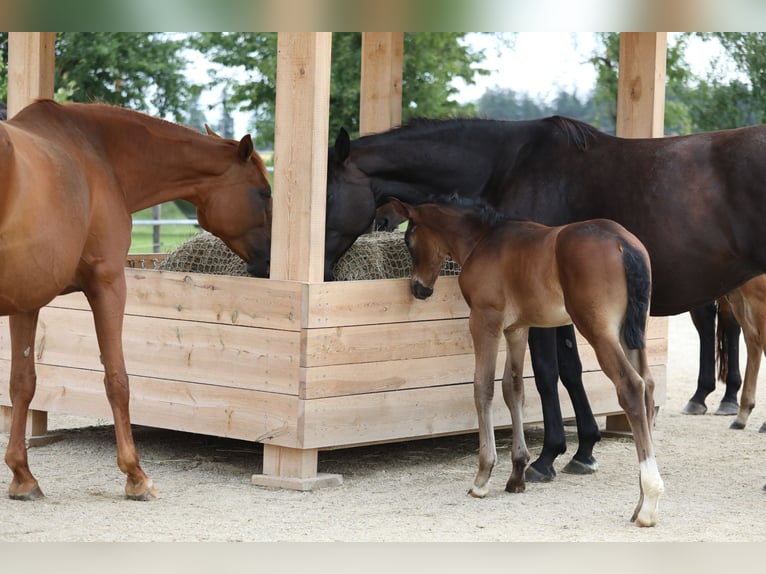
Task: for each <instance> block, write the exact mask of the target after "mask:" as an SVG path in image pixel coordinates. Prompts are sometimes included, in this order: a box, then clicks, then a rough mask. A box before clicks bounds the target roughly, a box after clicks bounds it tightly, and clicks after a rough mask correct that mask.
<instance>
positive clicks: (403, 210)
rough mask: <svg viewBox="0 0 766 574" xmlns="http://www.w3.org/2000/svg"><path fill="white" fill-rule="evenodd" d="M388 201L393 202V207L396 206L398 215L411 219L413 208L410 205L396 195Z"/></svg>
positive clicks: (395, 209)
mask: <svg viewBox="0 0 766 574" xmlns="http://www.w3.org/2000/svg"><path fill="white" fill-rule="evenodd" d="M388 203H389V204H391V207H393V208H394V211H395V212H396V213H397V215H399V216H400V217H403V218H404V219H411V217H410V214H411V213H412V208H411V207H410V206H409V205H407V204H406V203H403V202H401V201H399V200H398V199H396V198H395V197H392V198H391V199H389V200H388Z"/></svg>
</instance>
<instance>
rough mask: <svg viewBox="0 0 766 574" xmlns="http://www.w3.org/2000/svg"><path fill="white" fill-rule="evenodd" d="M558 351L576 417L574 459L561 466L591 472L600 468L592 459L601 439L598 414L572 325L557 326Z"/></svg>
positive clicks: (565, 384)
mask: <svg viewBox="0 0 766 574" xmlns="http://www.w3.org/2000/svg"><path fill="white" fill-rule="evenodd" d="M556 350H557V356H558V363H559V376H560V377H561V382H562V384H563V385H564V388H565V389H566V390H567V392H568V393H569V399H570V400H571V401H572V407H573V408H574V412H575V417H576V420H577V440H578V447H577V452H576V453H575V454H574V456H573V457H572V460H570V461H569V463H568V464H567V465H566V466H565V467H564V468H563V469H562V472H567V473H570V474H591V473H593V472H596V470H597V469H598V463H597V462H596V459H595V458H593V446H594V445H595V444H596V443H597V442H598V441H600V440H601V433H600V432H599V430H598V424H597V423H596V417H594V416H593V411H592V410H591V408H590V402H589V401H588V395H586V394H585V387H584V386H583V382H582V362H580V354H579V353H578V352H577V341H576V339H575V330H574V326H573V325H567V326H565V327H559V328H558V329H556Z"/></svg>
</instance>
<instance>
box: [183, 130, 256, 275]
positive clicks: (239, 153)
mask: <svg viewBox="0 0 766 574" xmlns="http://www.w3.org/2000/svg"><path fill="white" fill-rule="evenodd" d="M208 133H209V134H210V137H218V136H216V135H215V134H213V133H211V132H210V131H208ZM222 141H224V142H229V143H231V145H230V146H229V148H230V149H229V150H228V151H227V152H226V154H227V156H226V157H227V159H226V163H225V164H224V167H223V168H222V170H221V173H220V175H219V176H218V177H217V178H216V183H215V189H211V190H210V191H209V192H207V193H203V192H200V194H199V201H198V202H197V221H199V224H200V225H201V226H202V228H204V229H206V230H207V231H209V232H210V233H212V234H213V235H216V236H218V237H220V238H221V239H222V240H223V241H224V243H226V245H227V246H228V247H229V249H231V250H232V251H233V252H234V253H236V254H237V255H239V256H240V257H241V258H242V259H243V260H245V262H246V263H247V271H248V273H250V274H251V275H255V276H257V277H268V275H269V265H270V257H271V186H270V185H269V180H268V175H267V172H266V168H265V167H264V164H263V160H262V159H261V158H260V156H259V155H258V154H257V153H256V152H255V150H254V149H253V141H252V139H251V138H250V136H249V135H247V136H245V137H243V138H242V139H241V140H240V142H239V143H238V144H237V142H235V141H232V140H222ZM203 191H204V190H203Z"/></svg>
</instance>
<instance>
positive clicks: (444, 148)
mask: <svg viewBox="0 0 766 574" xmlns="http://www.w3.org/2000/svg"><path fill="white" fill-rule="evenodd" d="M509 146H510V147H509ZM512 146H513V143H512V142H509V141H508V137H507V134H505V133H503V130H502V125H497V123H496V122H489V121H487V122H486V123H484V122H480V121H476V122H469V123H466V124H458V123H455V124H452V123H450V122H446V123H445V124H444V125H443V126H436V127H435V128H433V129H431V130H428V131H427V133H420V132H419V130H417V129H411V128H402V129H400V130H395V131H394V132H387V133H385V134H379V135H377V136H369V137H367V138H362V139H360V140H357V143H356V146H355V147H354V148H353V149H352V161H353V162H354V163H355V164H356V165H357V167H359V169H360V170H361V171H362V172H364V173H365V174H366V175H367V176H368V177H369V178H371V180H372V183H373V185H372V188H373V192H374V193H375V196H376V199H379V198H381V197H396V198H397V199H400V200H402V201H406V202H411V203H419V202H421V201H423V200H424V199H426V198H427V197H428V196H431V195H448V194H451V193H455V192H457V193H458V194H460V195H464V196H475V195H477V194H479V193H480V191H481V189H482V187H483V184H484V183H485V181H486V180H487V179H488V178H489V177H490V175H491V172H492V170H493V169H494V164H495V158H496V156H497V154H498V153H499V151H500V150H502V149H504V150H506V151H507V153H511V152H512V149H510V148H512Z"/></svg>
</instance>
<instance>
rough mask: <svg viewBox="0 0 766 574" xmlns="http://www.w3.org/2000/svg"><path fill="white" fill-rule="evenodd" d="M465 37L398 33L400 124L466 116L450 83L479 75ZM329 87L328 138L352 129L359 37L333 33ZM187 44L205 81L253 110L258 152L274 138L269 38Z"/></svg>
mask: <svg viewBox="0 0 766 574" xmlns="http://www.w3.org/2000/svg"><path fill="white" fill-rule="evenodd" d="M464 36H465V34H464V33H417V34H405V36H404V64H403V65H404V70H403V76H404V77H403V81H402V98H403V112H402V115H403V120H405V121H406V119H407V118H408V117H410V116H412V115H419V116H444V115H451V114H457V113H471V112H472V111H473V109H474V108H473V106H470V105H469V106H463V105H460V104H459V103H458V102H457V101H456V100H455V99H454V96H455V95H456V94H457V88H455V87H454V86H453V85H452V83H451V82H452V80H453V79H455V78H462V79H463V80H465V81H466V82H468V83H473V78H474V75H475V74H485V73H487V71H486V70H484V69H482V68H480V67H479V66H478V65H479V64H480V63H481V61H482V54H481V53H477V52H474V51H473V49H472V48H471V47H470V46H467V45H464V44H463V43H461V40H462V39H463V37H464ZM332 42H333V43H332V57H333V62H332V69H331V85H330V91H331V94H330V137H331V139H332V138H334V136H335V134H336V133H337V132H338V130H339V128H340V127H341V126H343V127H345V128H346V129H347V130H348V131H349V133H351V135H352V136H355V135H358V132H359V96H360V94H359V77H360V74H361V50H362V35H361V33H335V34H333V40H332ZM190 46H191V47H193V48H194V49H197V50H199V51H200V52H202V53H203V54H205V55H206V57H207V58H208V59H209V60H210V61H211V62H213V63H215V64H216V65H218V68H217V69H216V70H214V72H213V75H212V79H211V82H214V83H220V82H224V83H225V84H226V86H227V89H228V90H229V93H230V94H231V102H232V103H233V104H236V105H237V106H238V108H239V109H241V110H246V111H252V112H253V113H254V125H253V128H254V131H255V134H256V135H255V139H256V145H257V146H258V147H270V146H271V145H272V143H273V140H274V102H275V98H276V54H277V36H276V34H266V33H260V34H247V33H239V32H201V33H197V34H193V35H192V37H191V39H190Z"/></svg>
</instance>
